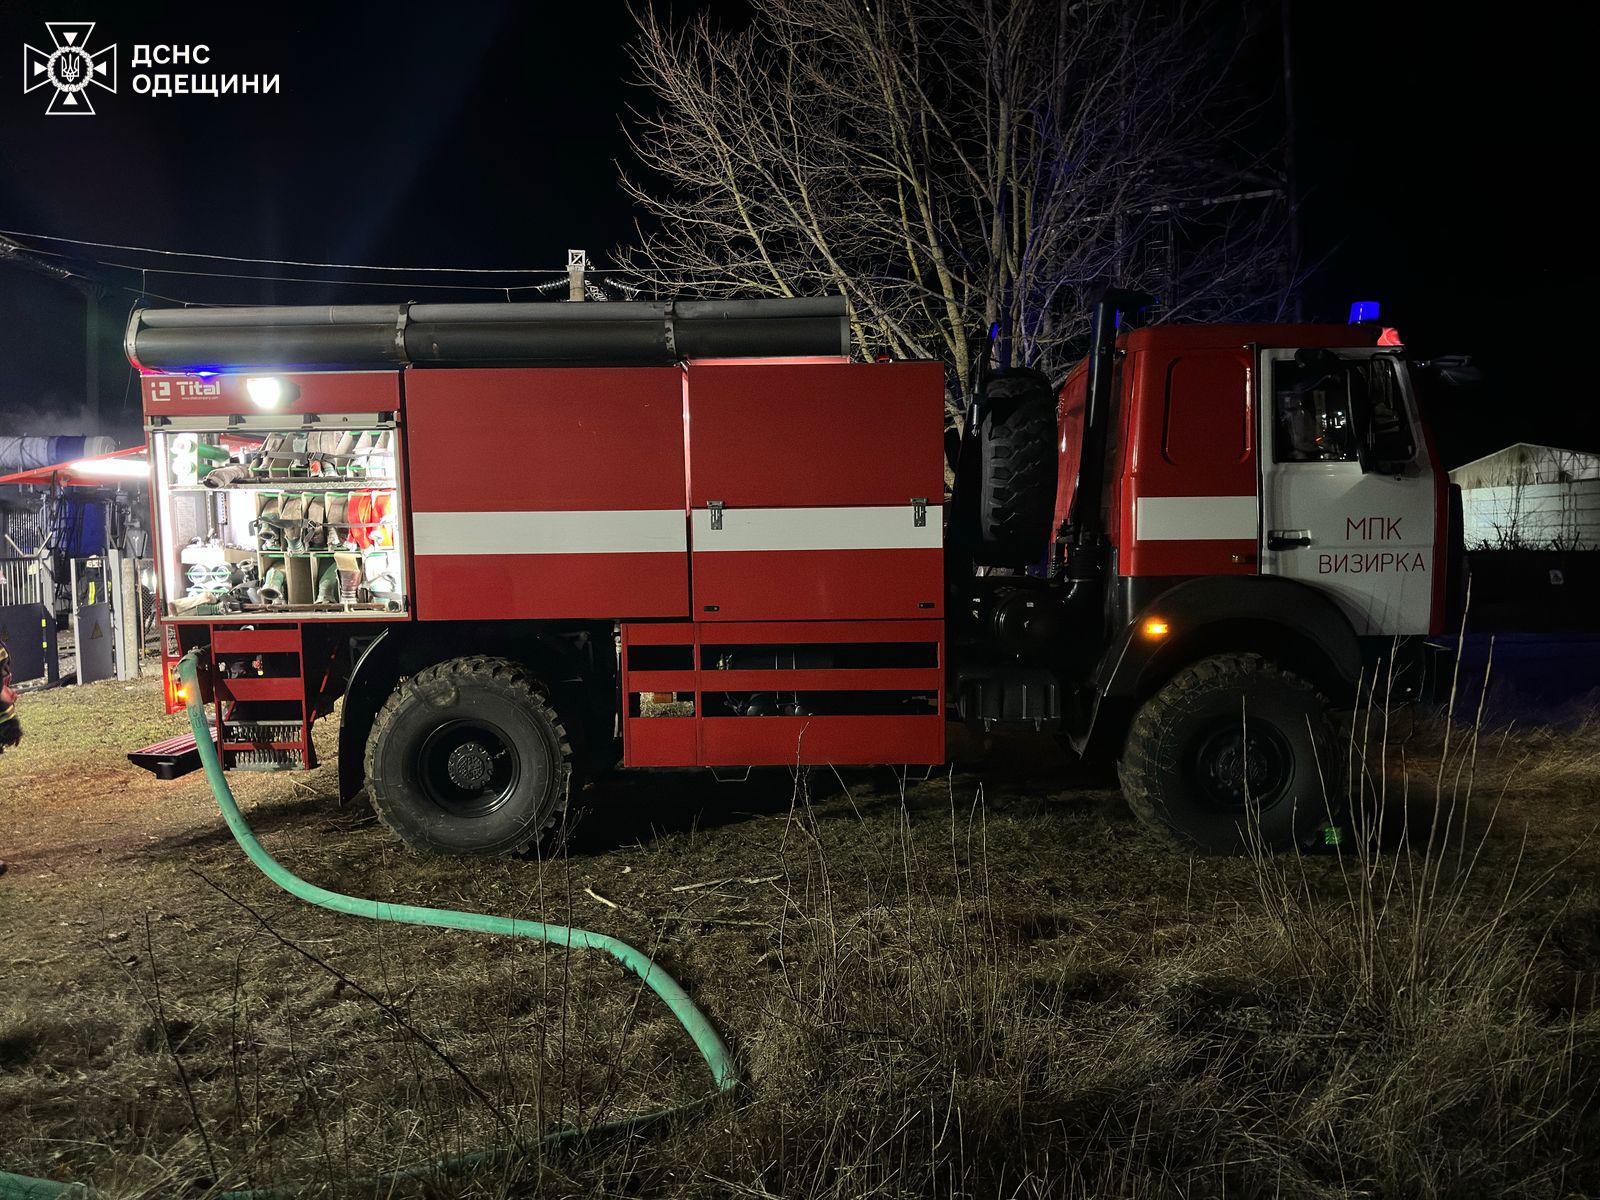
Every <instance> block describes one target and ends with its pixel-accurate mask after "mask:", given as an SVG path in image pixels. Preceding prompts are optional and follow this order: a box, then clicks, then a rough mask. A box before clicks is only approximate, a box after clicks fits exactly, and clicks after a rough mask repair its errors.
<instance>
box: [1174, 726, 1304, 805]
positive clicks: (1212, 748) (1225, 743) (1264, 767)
mask: <svg viewBox="0 0 1600 1200" xmlns="http://www.w3.org/2000/svg"><path fill="white" fill-rule="evenodd" d="M1189 772H1190V775H1191V777H1192V778H1193V779H1194V781H1195V783H1196V784H1197V785H1198V787H1199V789H1200V792H1201V794H1202V795H1204V796H1205V798H1206V799H1207V801H1209V802H1210V803H1211V804H1212V805H1213V806H1214V807H1216V808H1220V809H1225V810H1227V811H1230V812H1243V811H1245V809H1246V808H1257V809H1262V808H1269V807H1271V806H1272V805H1274V804H1276V803H1277V802H1278V801H1279V800H1281V799H1283V797H1284V795H1285V794H1286V793H1287V792H1288V791H1289V785H1290V784H1291V783H1292V782H1293V781H1294V752H1293V751H1292V750H1291V749H1290V748H1289V742H1288V739H1287V738H1285V737H1284V736H1283V734H1282V733H1281V732H1280V731H1279V730H1278V728H1277V727H1276V726H1275V725H1272V724H1270V723H1268V722H1266V721H1260V720H1255V719H1250V718H1247V719H1246V720H1244V721H1238V720H1232V719H1230V720H1229V721H1227V722H1225V723H1223V724H1220V725H1218V726H1216V727H1215V728H1213V729H1212V730H1210V732H1208V733H1207V734H1206V735H1205V736H1203V737H1201V738H1199V739H1198V740H1197V742H1196V743H1195V749H1194V753H1193V754H1192V755H1191V756H1190V761H1189Z"/></svg>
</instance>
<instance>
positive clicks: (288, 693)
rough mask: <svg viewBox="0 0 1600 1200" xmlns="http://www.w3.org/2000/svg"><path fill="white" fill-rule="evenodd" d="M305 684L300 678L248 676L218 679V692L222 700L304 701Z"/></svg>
mask: <svg viewBox="0 0 1600 1200" xmlns="http://www.w3.org/2000/svg"><path fill="white" fill-rule="evenodd" d="M305 689H306V685H305V682H304V681H303V680H302V679H301V678H300V676H298V675H295V676H292V677H288V678H283V677H278V678H273V677H267V678H262V677H259V676H252V675H246V676H244V677H243V678H240V679H225V678H222V677H220V676H219V677H218V678H217V681H216V691H217V695H218V698H220V699H222V700H304V699H305Z"/></svg>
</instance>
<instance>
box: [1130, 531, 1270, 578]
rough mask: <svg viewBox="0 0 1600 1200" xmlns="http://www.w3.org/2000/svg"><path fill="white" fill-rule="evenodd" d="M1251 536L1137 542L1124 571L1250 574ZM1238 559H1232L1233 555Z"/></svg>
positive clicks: (1252, 571)
mask: <svg viewBox="0 0 1600 1200" xmlns="http://www.w3.org/2000/svg"><path fill="white" fill-rule="evenodd" d="M1258 549H1259V547H1258V546H1257V545H1256V542H1255V539H1253V538H1246V539H1241V540H1238V541H1215V542H1188V541H1170V542H1139V543H1137V544H1136V545H1135V547H1134V549H1133V552H1132V553H1131V554H1130V555H1129V556H1128V562H1129V564H1130V565H1129V566H1128V567H1125V568H1123V571H1122V573H1123V574H1124V575H1254V574H1255V573H1256V557H1257V551H1258ZM1236 558H1237V559H1238V561H1237V562H1236V561H1234V560H1235V559H1236Z"/></svg>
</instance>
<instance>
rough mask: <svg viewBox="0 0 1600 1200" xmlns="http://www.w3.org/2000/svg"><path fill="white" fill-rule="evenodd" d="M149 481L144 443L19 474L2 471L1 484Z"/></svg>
mask: <svg viewBox="0 0 1600 1200" xmlns="http://www.w3.org/2000/svg"><path fill="white" fill-rule="evenodd" d="M149 482H150V458H149V456H148V455H147V454H146V453H145V447H143V446H133V447H131V448H130V449H127V450H113V451H112V452H111V453H110V454H96V455H94V456H93V457H90V458H76V459H73V460H72V461H71V462H63V463H56V464H55V465H54V466H49V467H34V468H32V469H31V470H28V471H18V472H17V473H16V474H15V475H0V484H5V483H17V484H32V485H34V486H37V487H49V486H50V485H51V484H52V483H61V484H71V485H75V486H78V487H105V486H107V485H108V484H114V483H149Z"/></svg>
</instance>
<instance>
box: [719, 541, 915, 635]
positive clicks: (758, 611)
mask: <svg viewBox="0 0 1600 1200" xmlns="http://www.w3.org/2000/svg"><path fill="white" fill-rule="evenodd" d="M712 606H715V607H712ZM694 610H695V616H696V617H698V618H699V619H701V620H704V621H753V620H771V621H784V620H807V619H818V618H822V619H828V618H835V619H848V618H862V619H871V618H877V617H939V616H943V615H944V552H943V551H942V550H735V551H719V552H717V553H712V554H704V553H702V554H696V555H695V556H694Z"/></svg>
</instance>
